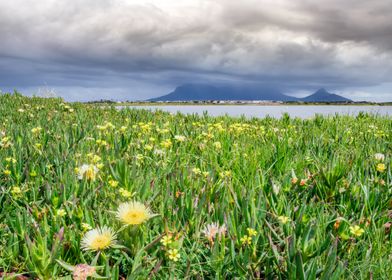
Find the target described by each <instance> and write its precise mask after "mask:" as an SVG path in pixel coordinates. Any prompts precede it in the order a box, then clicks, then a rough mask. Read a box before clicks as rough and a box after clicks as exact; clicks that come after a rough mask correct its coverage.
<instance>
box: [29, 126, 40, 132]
mask: <svg viewBox="0 0 392 280" xmlns="http://www.w3.org/2000/svg"><path fill="white" fill-rule="evenodd" d="M41 130H42V128H41V127H40V126H38V127H34V128H33V129H31V133H33V134H38V133H40V132H41Z"/></svg>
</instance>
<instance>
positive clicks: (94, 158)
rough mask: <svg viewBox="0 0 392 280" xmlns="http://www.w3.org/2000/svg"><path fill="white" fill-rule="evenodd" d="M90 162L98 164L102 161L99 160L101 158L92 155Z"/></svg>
mask: <svg viewBox="0 0 392 280" xmlns="http://www.w3.org/2000/svg"><path fill="white" fill-rule="evenodd" d="M91 160H92V162H93V163H98V162H100V161H101V160H102V159H101V157H100V156H98V155H93V156H92V159H91Z"/></svg>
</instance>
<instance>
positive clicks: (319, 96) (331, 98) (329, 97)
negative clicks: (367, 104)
mask: <svg viewBox="0 0 392 280" xmlns="http://www.w3.org/2000/svg"><path fill="white" fill-rule="evenodd" d="M301 101H305V102H351V101H352V100H350V99H347V98H344V97H342V96H340V95H337V94H333V93H329V92H328V91H326V90H325V89H324V88H320V89H319V90H318V91H316V92H315V93H313V94H312V95H309V96H307V97H305V98H301Z"/></svg>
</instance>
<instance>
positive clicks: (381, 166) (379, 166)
mask: <svg viewBox="0 0 392 280" xmlns="http://www.w3.org/2000/svg"><path fill="white" fill-rule="evenodd" d="M376 169H377V171H378V172H381V173H382V172H384V171H385V169H386V167H385V164H384V163H379V164H377V167H376Z"/></svg>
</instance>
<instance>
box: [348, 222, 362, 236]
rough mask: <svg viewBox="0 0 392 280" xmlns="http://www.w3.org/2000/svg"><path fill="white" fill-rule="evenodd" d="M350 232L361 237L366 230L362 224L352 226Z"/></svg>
mask: <svg viewBox="0 0 392 280" xmlns="http://www.w3.org/2000/svg"><path fill="white" fill-rule="evenodd" d="M350 232H351V234H352V235H355V236H357V237H359V236H361V235H362V234H363V233H364V232H365V230H364V229H363V228H361V227H360V226H357V225H355V226H350Z"/></svg>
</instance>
